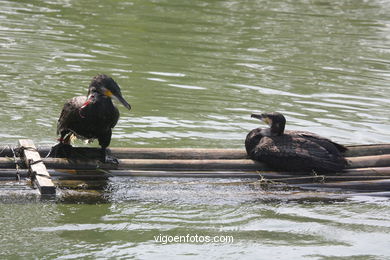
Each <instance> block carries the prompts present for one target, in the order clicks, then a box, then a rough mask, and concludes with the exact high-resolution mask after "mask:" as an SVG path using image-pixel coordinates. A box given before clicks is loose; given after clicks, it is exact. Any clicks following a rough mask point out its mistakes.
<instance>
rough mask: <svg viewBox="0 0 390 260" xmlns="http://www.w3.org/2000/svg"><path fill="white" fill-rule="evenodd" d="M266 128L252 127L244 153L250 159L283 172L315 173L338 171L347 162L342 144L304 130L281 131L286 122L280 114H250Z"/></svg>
mask: <svg viewBox="0 0 390 260" xmlns="http://www.w3.org/2000/svg"><path fill="white" fill-rule="evenodd" d="M251 117H253V118H258V119H260V120H262V121H264V122H265V123H267V124H268V125H269V126H270V128H256V129H253V130H252V131H250V132H249V134H248V135H247V137H246V140H245V148H246V152H247V154H248V155H249V156H250V158H251V159H252V160H255V161H260V162H264V163H266V164H268V165H269V166H271V167H272V168H275V169H277V170H284V171H294V172H308V171H314V172H319V173H330V172H338V171H341V170H342V169H344V168H345V166H346V164H347V161H346V160H345V159H344V157H343V155H342V153H343V152H345V151H346V150H347V148H346V147H344V146H343V145H340V144H337V143H334V142H332V141H331V140H329V139H327V138H324V137H321V136H318V135H316V134H313V133H310V132H305V131H284V127H285V125H286V119H285V118H284V116H283V115H282V114H280V113H277V112H273V113H263V114H252V115H251Z"/></svg>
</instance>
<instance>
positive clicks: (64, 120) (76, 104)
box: [57, 96, 86, 134]
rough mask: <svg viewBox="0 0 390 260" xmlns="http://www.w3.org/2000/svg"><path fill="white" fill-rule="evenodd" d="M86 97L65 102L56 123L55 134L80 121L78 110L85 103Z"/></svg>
mask: <svg viewBox="0 0 390 260" xmlns="http://www.w3.org/2000/svg"><path fill="white" fill-rule="evenodd" d="M85 101H86V97H83V96H79V97H74V98H72V99H70V100H69V101H67V102H66V103H65V104H64V107H63V108H62V111H61V114H60V117H59V119H58V122H57V134H60V133H61V131H63V130H67V129H68V128H69V126H71V125H72V124H74V123H75V122H76V121H78V120H79V119H80V113H79V109H80V108H81V106H82V105H83V104H84V103H85Z"/></svg>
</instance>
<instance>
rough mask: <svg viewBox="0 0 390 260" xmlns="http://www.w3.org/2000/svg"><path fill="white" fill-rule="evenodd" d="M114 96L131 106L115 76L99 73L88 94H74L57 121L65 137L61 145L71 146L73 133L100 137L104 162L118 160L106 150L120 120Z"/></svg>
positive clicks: (61, 134)
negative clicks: (114, 128) (85, 95)
mask: <svg viewBox="0 0 390 260" xmlns="http://www.w3.org/2000/svg"><path fill="white" fill-rule="evenodd" d="M112 97H114V98H116V99H117V100H118V101H119V102H121V103H122V104H123V105H124V106H125V107H126V108H127V109H129V110H130V109H131V106H130V104H129V103H127V101H126V100H125V99H124V98H123V97H122V94H121V90H120V88H119V86H118V84H117V83H116V82H115V81H114V80H113V79H112V78H111V77H109V76H107V75H97V76H95V77H94V78H93V79H92V82H91V84H90V85H89V89H88V95H87V97H84V96H78V97H74V98H72V99H70V100H69V101H68V102H66V103H65V105H64V107H63V109H62V112H61V115H60V118H59V119H58V123H57V134H59V135H60V136H61V137H60V138H59V141H60V143H59V144H58V145H57V146H61V145H70V140H71V137H72V136H73V135H74V136H76V137H77V138H80V139H84V140H85V139H86V140H89V141H90V140H91V139H92V140H93V139H96V138H97V139H98V141H99V145H100V146H101V149H102V150H101V154H102V161H103V162H109V163H118V161H117V160H116V159H115V158H113V157H111V156H109V155H108V153H107V150H106V148H107V147H108V146H109V145H110V142H111V134H112V128H113V127H114V126H115V125H116V123H117V122H118V119H119V111H118V108H116V107H115V106H114V104H113V103H112V100H111V98H112Z"/></svg>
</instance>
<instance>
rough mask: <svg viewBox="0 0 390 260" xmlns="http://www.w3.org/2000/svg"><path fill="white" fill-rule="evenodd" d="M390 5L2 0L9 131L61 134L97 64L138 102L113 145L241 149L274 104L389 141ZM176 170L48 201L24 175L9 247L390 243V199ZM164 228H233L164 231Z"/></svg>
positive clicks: (22, 253) (311, 254)
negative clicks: (61, 121) (305, 192)
mask: <svg viewBox="0 0 390 260" xmlns="http://www.w3.org/2000/svg"><path fill="white" fill-rule="evenodd" d="M389 11H390V5H389V4H388V3H386V2H385V1H355V0H353V1H352V0H345V1H337V2H335V1H332V2H331V3H330V2H329V3H328V2H325V1H305V0H302V1H285V0H283V1H236V0H229V1H202V0H195V1H188V2H183V1H179V0H169V1H168V0H161V1H160V0H159V1H154V0H151V1H120V2H118V1H106V2H100V3H94V4H93V5H91V3H90V2H89V1H74V0H67V1H59V0H52V1H2V7H1V10H0V18H1V23H0V57H1V63H0V75H1V77H0V88H1V90H2V91H0V99H1V102H0V109H1V111H2V113H1V114H0V122H2V123H1V124H0V143H2V144H15V143H16V140H17V139H19V138H31V139H33V140H34V142H35V143H36V144H37V145H51V144H54V143H55V142H56V136H55V125H56V120H57V119H58V116H59V113H60V110H61V108H62V106H63V103H64V102H65V101H66V100H67V99H69V98H71V97H73V96H77V95H85V94H86V93H85V89H86V87H87V86H88V84H89V81H90V78H91V77H92V76H94V75H96V74H98V73H106V74H109V75H110V76H112V77H114V78H115V79H116V81H117V82H118V84H119V85H120V86H121V89H122V90H123V91H122V94H123V95H124V97H125V98H126V99H127V100H129V102H130V103H131V104H132V105H133V110H132V111H131V112H128V111H125V109H123V108H121V107H119V109H120V110H121V118H120V120H119V123H118V125H117V127H116V128H115V129H114V133H113V140H112V146H123V147H206V148H243V140H244V138H245V135H246V133H247V132H248V131H249V130H251V129H253V128H255V127H257V124H256V122H254V121H252V120H251V119H250V114H251V113H252V112H260V111H279V112H282V113H283V114H285V115H286V117H287V120H288V122H289V129H300V130H307V131H311V132H315V133H317V134H319V135H322V136H326V137H329V138H331V139H333V140H335V141H337V142H339V143H342V144H361V143H389V142H390V125H389V122H390V120H389V119H390V117H389V113H388V111H389V109H390V105H389V104H390V103H389V102H388V97H389V87H388V82H390V73H389V71H390V63H389V62H388V60H389V58H390V56H389V55H390V54H389V51H388V50H389V49H390V48H389V47H390V41H389V37H388V35H389V28H390V26H389V24H390V20H389V17H388V13H389ZM95 145H97V144H96V143H95ZM165 182H166V183H164V181H162V180H159V181H157V180H156V179H142V178H134V179H126V180H125V179H121V180H117V179H115V178H113V179H110V181H109V182H108V187H107V189H106V190H105V191H103V192H102V194H99V195H98V196H95V195H93V194H90V193H88V192H86V194H83V195H80V193H77V194H78V195H75V194H69V193H71V191H66V190H63V191H61V192H62V193H63V194H65V193H66V194H67V195H68V196H69V197H66V196H65V195H64V196H63V197H61V199H59V200H57V201H40V200H39V199H38V198H37V197H35V195H31V193H30V191H28V190H26V191H23V192H25V193H29V194H30V195H31V196H30V197H28V196H27V199H26V200H18V203H15V201H12V200H10V201H3V200H2V203H1V204H0V218H1V219H2V225H0V234H1V243H0V252H1V253H0V255H2V256H5V257H6V258H7V257H8V258H11V257H15V258H16V257H26V258H83V257H87V258H105V257H106V258H107V257H111V258H112V257H114V258H115V257H116V258H121V257H122V258H129V257H134V258H150V257H151V256H152V257H156V258H157V257H161V256H162V257H164V256H165V257H167V253H166V252H169V253H170V257H172V256H176V258H182V257H183V255H185V256H188V257H191V256H193V257H194V258H198V257H199V256H206V255H207V256H208V257H209V258H216V257H220V256H223V257H224V258H241V257H243V256H247V257H250V258H259V256H260V257H261V256H263V255H264V256H267V258H273V257H274V258H275V257H278V258H286V256H288V258H289V259H291V258H302V257H308V258H323V257H355V258H359V257H363V258H383V257H386V256H388V252H387V251H388V250H387V248H388V245H387V244H386V243H387V242H388V233H389V231H390V230H389V225H388V223H389V219H388V217H387V216H389V215H390V214H389V213H390V212H389V209H390V206H389V202H388V200H383V201H382V200H380V199H375V200H374V199H372V198H369V199H361V200H360V199H357V198H354V199H353V200H351V199H346V200H342V201H338V200H337V201H332V203H330V202H329V201H323V200H320V201H316V200H315V199H312V200H303V201H302V200H291V193H293V194H294V191H283V190H282V191H277V192H276V193H275V194H273V193H272V192H271V193H270V192H268V191H265V190H263V189H262V188H260V187H258V186H256V185H246V184H240V185H238V184H237V183H236V182H234V181H233V180H230V181H219V180H208V181H206V180H200V179H197V180H174V179H169V180H166V181H165ZM237 182H242V180H240V181H237ZM0 196H1V194H0ZM15 196H18V195H15ZM72 196H73V197H72ZM77 196H81V198H80V197H77ZM67 198H73V199H74V200H73V199H67ZM96 198H98V199H96ZM95 199H96V200H95ZM30 202H34V203H30ZM76 202H79V203H82V204H77V203H76ZM373 212H375V214H373ZM160 233H164V234H169V235H176V234H178V235H185V234H186V233H191V234H194V233H199V234H210V235H214V234H232V235H233V236H234V238H235V243H234V244H233V245H218V246H215V245H213V244H209V245H207V244H206V245H205V244H202V245H197V244H185V245H183V244H169V245H160V244H156V243H155V242H154V240H153V236H155V235H159V234H160ZM335 234H337V236H336V235H335ZM48 245H49V246H48Z"/></svg>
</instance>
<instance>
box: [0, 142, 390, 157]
mask: <svg viewBox="0 0 390 260" xmlns="http://www.w3.org/2000/svg"><path fill="white" fill-rule="evenodd" d="M347 148H348V151H347V152H346V153H345V156H347V157H356V156H370V155H382V154H390V144H372V145H350V146H347ZM12 149H14V150H15V149H16V151H17V148H15V147H12V146H0V157H13V152H12ZM50 150H51V147H47V146H42V147H38V152H39V153H40V155H41V157H46V156H47V155H48V154H49V152H50ZM110 150H111V153H112V155H113V156H115V157H117V158H118V159H247V158H248V157H247V155H246V152H245V150H244V149H204V148H121V147H117V148H115V147H114V148H110ZM72 153H73V155H72V157H76V158H90V159H91V158H99V157H100V149H99V148H91V147H73V148H72Z"/></svg>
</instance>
